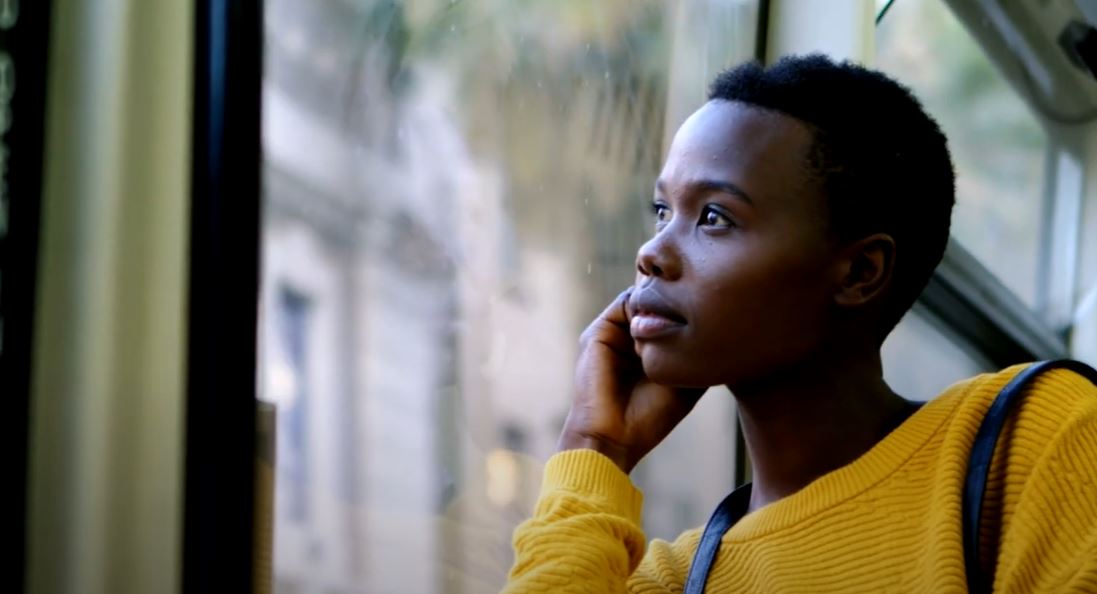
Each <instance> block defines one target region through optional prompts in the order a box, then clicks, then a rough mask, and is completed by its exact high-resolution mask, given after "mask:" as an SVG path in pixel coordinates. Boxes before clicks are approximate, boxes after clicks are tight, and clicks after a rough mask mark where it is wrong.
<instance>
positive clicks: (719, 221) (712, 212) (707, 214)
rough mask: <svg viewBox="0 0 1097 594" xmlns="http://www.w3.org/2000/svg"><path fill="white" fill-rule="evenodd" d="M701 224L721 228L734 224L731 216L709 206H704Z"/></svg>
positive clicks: (727, 227)
mask: <svg viewBox="0 0 1097 594" xmlns="http://www.w3.org/2000/svg"><path fill="white" fill-rule="evenodd" d="M701 224H702V225H707V226H709V227H718V228H721V229H729V228H731V227H734V226H735V224H734V223H732V222H731V218H729V217H728V216H727V215H725V214H724V213H722V212H720V211H718V210H716V209H715V208H713V207H711V206H709V207H706V208H705V211H704V212H703V213H701Z"/></svg>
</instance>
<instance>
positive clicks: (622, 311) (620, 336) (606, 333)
mask: <svg viewBox="0 0 1097 594" xmlns="http://www.w3.org/2000/svg"><path fill="white" fill-rule="evenodd" d="M631 296H632V287H629V288H628V289H625V290H624V291H622V292H621V294H619V295H617V297H616V298H615V299H614V300H613V301H612V302H611V303H610V304H609V305H608V306H607V307H606V309H605V310H603V311H602V313H601V314H599V315H598V317H597V318H595V320H594V321H593V322H591V324H590V326H587V329H586V330H585V331H584V332H583V336H582V338H581V342H582V343H584V344H589V343H590V342H592V341H593V342H600V343H603V344H605V345H607V346H609V347H610V348H611V349H613V350H614V351H617V352H628V353H632V351H633V341H632V335H631V334H630V333H629V319H628V311H627V304H628V300H629V297H631Z"/></svg>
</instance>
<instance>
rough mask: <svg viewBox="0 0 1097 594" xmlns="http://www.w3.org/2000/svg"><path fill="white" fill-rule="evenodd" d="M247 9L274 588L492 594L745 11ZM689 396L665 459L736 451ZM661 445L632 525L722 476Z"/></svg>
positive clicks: (425, 0)
mask: <svg viewBox="0 0 1097 594" xmlns="http://www.w3.org/2000/svg"><path fill="white" fill-rule="evenodd" d="M266 11H267V12H266V56H267V63H266V75H265V76H266V78H265V83H264V91H263V93H264V94H263V100H264V113H263V119H264V121H263V133H264V139H263V143H264V151H265V168H264V176H265V180H264V182H265V193H266V195H265V221H264V234H263V250H264V252H263V261H264V268H263V290H262V308H261V310H262V312H263V318H262V340H261V347H260V348H261V353H260V355H261V362H262V364H261V378H260V385H261V389H260V395H259V396H260V398H262V399H263V400H265V401H268V402H271V403H273V404H274V405H275V406H276V407H277V409H278V410H277V435H278V443H277V456H276V470H277V472H276V495H275V506H274V508H275V528H274V533H275V536H274V575H275V590H276V591H277V592H284V593H288V592H324V593H329V592H387V591H392V592H482V591H497V590H498V589H499V587H500V586H501V584H502V583H503V581H504V579H505V574H506V571H507V569H509V565H510V562H511V547H510V536H511V531H512V529H513V527H514V526H515V525H516V524H517V523H518V522H520V521H521V520H522V519H524V518H525V517H526V516H527V515H528V511H529V509H530V507H531V506H532V503H533V501H534V499H535V497H536V491H537V487H538V484H539V481H540V465H539V464H540V463H539V462H538V461H540V460H544V459H546V458H547V457H548V455H549V454H550V453H551V452H552V451H553V450H554V446H555V440H556V437H557V433H558V430H559V428H560V425H561V423H562V420H563V416H564V414H565V413H566V411H567V403H568V399H569V397H570V389H571V387H570V383H571V374H572V365H573V362H574V357H575V355H576V345H577V337H578V334H579V332H580V331H581V329H582V327H583V326H585V324H586V323H587V322H588V321H589V320H590V319H591V317H592V316H593V315H595V314H596V313H597V312H598V311H599V310H600V309H601V307H602V306H603V305H604V303H605V302H606V301H608V300H609V299H610V298H611V297H612V296H613V295H615V294H617V293H618V292H619V291H620V290H621V289H622V288H623V287H625V286H627V285H628V284H629V283H630V282H631V280H632V276H633V273H632V270H633V260H634V255H635V250H636V247H637V246H638V245H639V244H640V243H641V242H642V241H643V239H644V238H645V237H646V235H647V233H649V232H650V228H651V224H650V220H649V216H650V215H649V214H648V210H647V203H648V202H649V200H650V196H651V191H652V182H653V181H654V177H655V175H656V173H657V170H658V167H659V165H660V160H661V155H662V151H663V147H664V145H665V144H666V141H667V140H668V138H667V134H668V133H669V131H673V130H674V129H675V128H676V127H677V125H678V123H679V122H680V121H681V120H682V119H683V118H684V117H685V116H686V115H687V114H688V113H689V112H690V111H692V109H694V108H695V107H696V106H697V105H699V104H700V103H701V102H702V100H703V96H704V87H705V84H707V81H708V80H709V79H710V78H711V76H712V75H713V74H715V72H716V71H718V70H719V69H721V68H723V67H725V66H727V65H729V64H731V63H736V62H739V61H742V60H744V59H749V58H750V57H751V52H752V51H753V48H754V27H755V23H756V21H757V3H756V2H754V1H747V0H687V1H682V2H664V1H655V0H614V1H603V2H587V1H585V0H583V1H579V0H553V1H549V0H543V1H536V2H523V3H515V2H507V1H504V0H485V1H479V0H463V1H462V0H452V1H442V0H415V1H413V0H408V1H403V2H393V1H381V0H357V1H350V0H326V1H322V0H311V1H304V2H298V1H291V0H269V1H268V2H267V3H266ZM725 396H726V394H725ZM709 400H711V401H712V402H713V403H715V404H712V405H710V406H712V407H715V408H713V409H712V411H710V412H711V414H705V415H696V420H695V422H694V424H695V425H696V426H695V427H694V426H691V428H690V430H689V431H688V432H687V431H683V432H680V433H681V435H682V436H681V437H679V438H678V441H680V442H681V444H680V446H679V447H680V448H690V449H694V450H695V451H697V450H703V449H705V448H708V449H712V448H721V449H725V450H730V448H732V447H734V446H733V441H734V440H733V435H734V432H733V430H732V427H733V423H734V417H733V414H732V411H731V405H730V402H731V401H730V398H722V399H721V398H710V399H709ZM675 447H676V446H674V445H673V443H670V442H668V446H667V447H666V448H664V450H663V451H662V452H663V453H657V455H653V456H652V457H651V460H649V461H648V462H646V464H647V468H649V469H651V468H657V469H658V470H657V471H649V472H648V473H647V474H645V472H644V471H643V470H639V469H638V474H637V482H638V483H640V484H641V486H642V487H643V488H644V489H645V490H646V491H647V492H648V496H647V505H646V509H645V513H646V515H647V517H646V518H645V521H647V522H648V523H649V524H651V525H652V534H653V535H654V536H658V535H660V534H677V533H678V532H679V531H681V530H682V529H684V528H686V527H687V526H692V525H696V524H698V523H701V522H703V520H704V516H706V515H707V511H708V509H709V507H710V505H711V503H712V502H713V501H718V500H719V498H720V496H721V495H722V494H723V493H724V492H726V490H727V489H728V488H729V486H730V483H731V472H732V469H730V468H729V469H726V472H723V471H717V472H713V471H712V470H711V469H704V468H702V467H701V465H682V464H680V463H679V464H673V463H672V462H671V459H672V458H673V457H674V456H679V455H680V454H681V452H679V453H678V454H673V452H672V450H674V448H675ZM672 454H673V455H672ZM678 459H679V460H680V459H681V458H678ZM663 467H666V468H667V469H666V471H664V469H663ZM671 467H673V468H671ZM671 469H673V471H674V476H675V477H676V480H675V481H660V483H659V484H655V483H653V482H652V481H650V480H645V479H646V478H648V477H650V476H653V475H654V474H656V473H658V474H659V475H660V476H664V475H666V474H667V473H669V472H671ZM698 485H700V487H699V486H698Z"/></svg>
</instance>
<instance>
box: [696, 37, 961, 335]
mask: <svg viewBox="0 0 1097 594" xmlns="http://www.w3.org/2000/svg"><path fill="white" fill-rule="evenodd" d="M709 99H710V100H711V99H723V100H727V101H738V102H742V103H746V104H749V105H753V106H756V107H761V108H763V109H768V110H773V111H777V112H780V113H782V114H785V115H788V116H791V117H793V118H795V119H797V120H800V121H802V122H804V123H806V124H807V125H808V127H809V128H810V129H812V131H813V133H814V142H813V143H812V147H811V148H810V150H809V154H808V166H809V172H810V173H812V174H814V175H815V176H816V177H817V178H818V179H819V180H820V181H821V185H822V190H823V194H824V195H825V196H826V200H827V212H828V214H829V227H830V229H831V231H832V233H834V234H835V235H836V236H837V237H838V238H839V239H841V240H849V241H852V240H856V239H859V238H861V237H865V236H868V235H870V234H872V233H877V232H884V233H887V234H889V235H891V236H892V238H893V239H894V240H895V244H896V258H895V268H894V270H893V276H892V287H891V294H890V295H889V297H888V301H886V302H885V304H884V320H883V324H882V326H883V327H882V328H880V332H881V334H880V336H879V337H878V338H879V339H880V340H881V341H882V340H883V339H884V337H886V336H887V335H888V334H889V333H890V332H891V330H892V329H893V328H894V327H895V325H896V324H898V323H899V320H900V319H901V318H902V317H903V315H904V314H905V313H906V312H907V310H909V309H910V307H911V306H912V305H913V304H914V302H915V300H917V298H918V295H919V294H920V293H921V292H922V289H924V288H925V286H926V284H927V283H928V282H929V279H930V277H931V276H932V274H933V270H934V268H936V267H937V264H939V263H940V262H941V257H942V256H943V255H944V251H945V246H946V245H947V244H948V236H949V225H950V222H951V218H952V206H953V204H954V203H955V191H956V190H955V175H954V173H953V169H952V159H951V157H950V156H949V151H948V142H947V140H946V139H945V135H944V134H943V133H942V132H941V129H940V128H939V127H938V126H937V123H936V122H935V121H934V120H933V118H931V117H930V116H929V115H928V114H926V112H925V110H924V109H923V108H922V106H921V104H920V103H919V102H918V100H917V99H915V98H914V95H913V94H912V93H911V92H910V90H909V89H907V88H906V87H904V86H903V85H901V84H899V83H898V82H896V81H894V80H892V79H891V78H889V77H887V76H886V75H884V74H883V73H880V72H876V71H874V70H869V69H867V68H864V67H862V66H858V65H856V64H853V63H851V62H842V63H840V64H839V63H835V62H833V61H831V60H830V59H829V58H827V57H826V56H823V55H821V54H812V55H807V56H789V57H785V58H782V59H781V60H779V61H778V62H777V63H775V64H773V65H771V66H769V67H768V68H764V67H762V66H760V65H759V64H757V63H748V64H744V65H742V66H738V67H736V68H732V69H730V70H727V71H724V72H723V73H721V74H720V75H718V76H717V77H716V79H715V80H714V81H713V82H712V86H711V87H710V89H709Z"/></svg>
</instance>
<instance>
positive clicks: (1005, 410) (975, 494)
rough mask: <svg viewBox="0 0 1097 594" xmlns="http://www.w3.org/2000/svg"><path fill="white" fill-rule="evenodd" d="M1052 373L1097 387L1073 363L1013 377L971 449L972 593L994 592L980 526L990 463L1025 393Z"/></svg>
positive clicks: (1032, 368) (1035, 367) (967, 529)
mask: <svg viewBox="0 0 1097 594" xmlns="http://www.w3.org/2000/svg"><path fill="white" fill-rule="evenodd" d="M1051 369H1069V370H1071V371H1073V372H1075V373H1077V374H1078V375H1081V376H1082V377H1085V378H1086V379H1088V380H1089V381H1090V382H1092V383H1093V384H1094V385H1097V371H1094V369H1093V368H1092V367H1090V366H1088V365H1086V364H1085V363H1080V362H1078V361H1072V360H1070V359H1057V360H1053V361H1039V362H1037V363H1033V364H1032V365H1029V366H1028V367H1026V368H1025V369H1024V370H1023V371H1021V372H1020V373H1018V374H1017V375H1016V376H1014V377H1013V379H1012V380H1010V382H1009V383H1008V384H1006V387H1004V388H1002V391H1001V392H999V393H998V396H997V397H995V399H994V402H993V403H991V405H990V409H989V410H988V411H987V414H986V416H985V417H983V423H982V424H981V425H979V431H978V433H976V434H975V441H974V443H973V444H972V446H971V458H970V459H969V461H968V471H967V478H966V479H965V481H964V494H963V520H962V523H963V530H964V567H965V571H966V574H967V586H968V592H990V589H991V586H992V585H993V584H992V583H991V582H990V576H988V575H987V574H986V572H984V571H983V567H982V565H981V564H980V562H979V524H980V522H981V520H982V513H983V496H984V495H985V494H986V488H987V478H988V476H989V475H990V462H991V459H993V457H994V447H995V445H997V443H998V437H999V435H1001V433H1002V428H1003V427H1004V426H1005V424H1006V419H1008V418H1009V413H1010V411H1012V410H1013V408H1015V406H1016V403H1017V402H1018V401H1020V399H1021V396H1022V395H1023V394H1024V391H1025V389H1026V388H1027V387H1028V386H1029V385H1030V384H1031V383H1032V380H1034V379H1035V378H1036V377H1037V376H1038V375H1040V374H1041V373H1044V372H1045V371H1049V370H1051Z"/></svg>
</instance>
